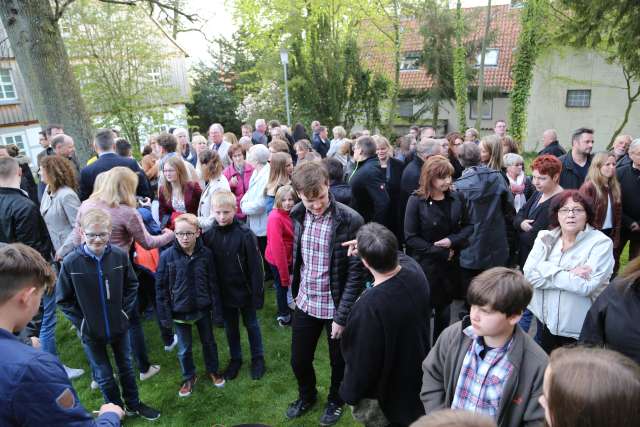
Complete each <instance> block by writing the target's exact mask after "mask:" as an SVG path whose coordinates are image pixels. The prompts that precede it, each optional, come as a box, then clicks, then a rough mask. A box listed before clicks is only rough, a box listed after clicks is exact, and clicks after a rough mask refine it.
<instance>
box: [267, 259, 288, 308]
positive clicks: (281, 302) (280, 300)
mask: <svg viewBox="0 0 640 427" xmlns="http://www.w3.org/2000/svg"><path fill="white" fill-rule="evenodd" d="M269 267H271V271H272V272H273V283H274V285H275V286H276V304H277V305H278V317H285V318H287V319H291V310H290V309H289V304H287V291H288V289H289V288H285V287H283V286H282V282H280V273H279V272H278V268H277V267H276V266H275V265H273V264H269Z"/></svg>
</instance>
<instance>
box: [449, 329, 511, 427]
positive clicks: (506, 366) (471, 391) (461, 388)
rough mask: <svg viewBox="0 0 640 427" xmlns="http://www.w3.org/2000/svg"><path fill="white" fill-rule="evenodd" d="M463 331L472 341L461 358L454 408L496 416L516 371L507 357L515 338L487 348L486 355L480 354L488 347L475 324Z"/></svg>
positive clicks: (452, 405) (452, 406)
mask: <svg viewBox="0 0 640 427" xmlns="http://www.w3.org/2000/svg"><path fill="white" fill-rule="evenodd" d="M464 334H465V335H467V336H469V337H471V338H473V341H472V342H471V345H470V346H469V349H468V350H467V354H466V355H465V356H464V361H463V362H462V369H461V370H460V376H459V377H458V383H457V384H456V391H455V394H454V396H453V402H452V404H451V408H452V409H462V410H465V411H471V412H477V413H481V414H485V415H488V416H490V417H493V418H494V419H496V420H497V418H498V409H499V408H500V400H501V399H502V391H503V389H504V385H505V384H506V382H507V379H509V375H511V373H512V372H513V365H512V364H511V362H509V359H508V358H507V353H508V352H509V348H510V347H511V343H512V342H513V338H511V339H510V340H509V342H507V343H506V344H505V345H504V346H502V347H501V348H494V349H492V350H489V351H487V352H486V354H485V356H484V359H483V358H482V357H480V353H481V351H482V350H484V349H485V346H484V340H483V339H482V337H478V336H477V335H475V333H474V331H473V327H472V326H469V327H467V328H465V330H464Z"/></svg>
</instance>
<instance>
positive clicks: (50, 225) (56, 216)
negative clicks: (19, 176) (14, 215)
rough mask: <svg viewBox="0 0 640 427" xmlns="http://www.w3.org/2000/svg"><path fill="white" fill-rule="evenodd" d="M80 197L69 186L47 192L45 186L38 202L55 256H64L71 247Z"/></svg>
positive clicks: (47, 188)
mask: <svg viewBox="0 0 640 427" xmlns="http://www.w3.org/2000/svg"><path fill="white" fill-rule="evenodd" d="M79 207H80V198H78V195H77V194H76V193H75V191H73V190H72V189H71V188H69V187H62V188H59V189H58V191H56V192H55V193H52V194H49V187H48V186H47V187H46V188H45V191H44V194H43V195H42V202H41V203H40V213H41V214H42V217H43V218H44V222H45V224H47V229H48V230H49V235H50V236H51V242H52V243H53V248H54V249H55V251H56V256H58V255H59V256H60V257H64V255H66V254H67V253H68V252H69V251H71V249H72V248H73V233H72V232H73V227H74V225H75V223H76V216H77V215H78V208H79Z"/></svg>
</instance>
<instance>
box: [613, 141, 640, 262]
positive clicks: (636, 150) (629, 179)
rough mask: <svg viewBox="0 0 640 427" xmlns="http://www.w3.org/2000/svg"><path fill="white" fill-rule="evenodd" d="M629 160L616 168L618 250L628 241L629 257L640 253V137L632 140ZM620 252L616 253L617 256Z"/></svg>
mask: <svg viewBox="0 0 640 427" xmlns="http://www.w3.org/2000/svg"><path fill="white" fill-rule="evenodd" d="M627 154H628V155H629V158H630V159H631V161H630V162H629V163H627V164H626V165H624V166H622V167H621V168H618V171H617V175H618V181H619V182H620V190H621V192H622V233H621V235H620V246H619V248H620V251H622V249H623V248H624V247H625V245H626V244H627V242H628V241H630V242H631V244H630V245H629V259H630V260H631V259H633V258H635V257H637V256H638V255H640V197H639V196H638V190H639V189H640V138H638V139H635V140H633V142H632V143H631V145H630V146H629V151H628V153H627ZM619 256H620V253H617V254H616V257H619Z"/></svg>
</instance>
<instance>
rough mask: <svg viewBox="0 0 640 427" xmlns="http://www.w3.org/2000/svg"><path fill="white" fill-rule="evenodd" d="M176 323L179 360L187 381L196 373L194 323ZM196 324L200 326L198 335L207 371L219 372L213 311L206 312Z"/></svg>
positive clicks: (183, 377)
mask: <svg viewBox="0 0 640 427" xmlns="http://www.w3.org/2000/svg"><path fill="white" fill-rule="evenodd" d="M174 325H175V330H176V334H177V335H178V360H179V361H180V369H181V370H182V379H184V380H185V381H186V380H188V379H191V378H193V376H194V375H195V374H196V367H195V365H194V363H193V352H192V343H193V336H192V334H191V331H192V326H193V325H191V324H189V323H178V322H174ZM195 326H196V328H198V335H200V343H201V344H202V355H203V357H204V365H205V366H206V368H207V373H210V374H218V346H217V345H216V339H215V338H214V336H213V324H212V322H211V312H207V313H205V315H204V316H202V318H201V319H199V320H198V321H197V322H196V323H195Z"/></svg>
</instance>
